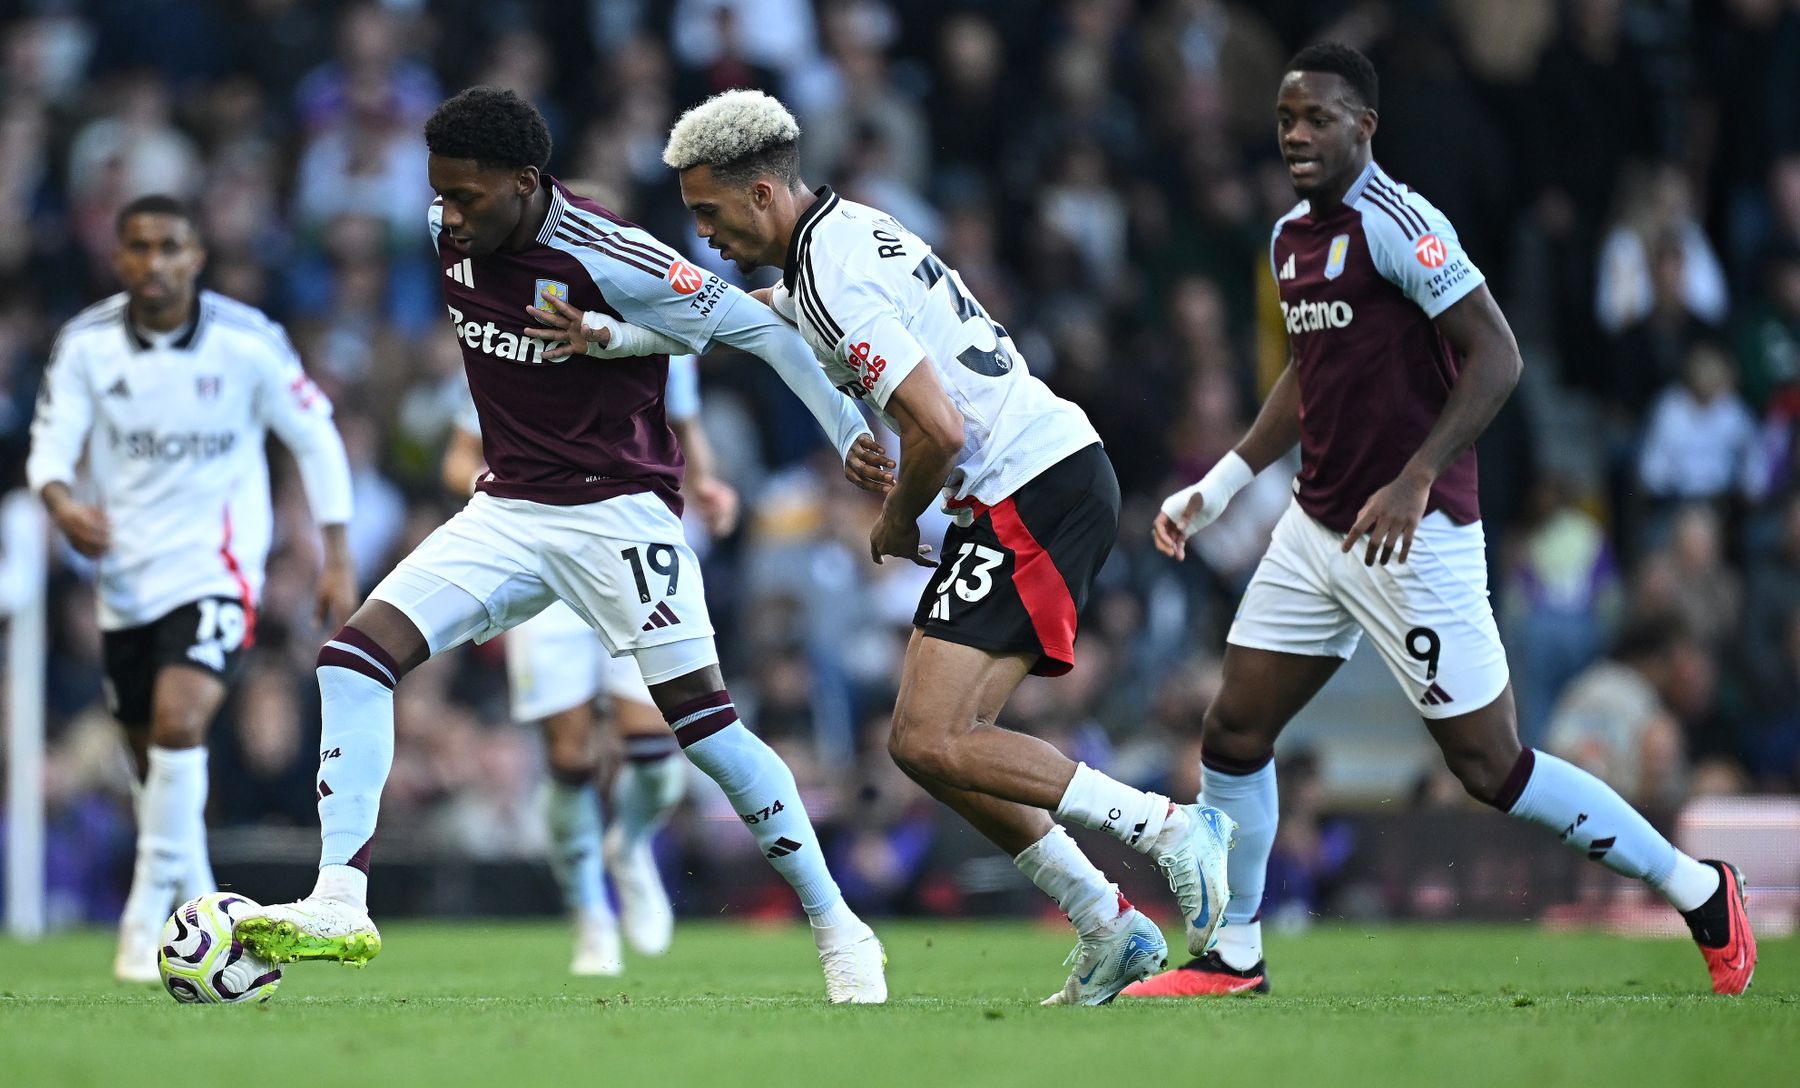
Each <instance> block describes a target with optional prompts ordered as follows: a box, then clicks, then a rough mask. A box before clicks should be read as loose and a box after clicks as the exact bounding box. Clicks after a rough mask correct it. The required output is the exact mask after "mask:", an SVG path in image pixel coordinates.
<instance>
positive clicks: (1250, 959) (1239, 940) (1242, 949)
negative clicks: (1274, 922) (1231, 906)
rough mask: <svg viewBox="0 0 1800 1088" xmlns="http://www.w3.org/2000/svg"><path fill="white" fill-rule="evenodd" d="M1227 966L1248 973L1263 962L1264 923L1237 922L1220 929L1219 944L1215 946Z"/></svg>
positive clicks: (1214, 948)
mask: <svg viewBox="0 0 1800 1088" xmlns="http://www.w3.org/2000/svg"><path fill="white" fill-rule="evenodd" d="M1213 950H1214V951H1216V952H1218V954H1219V958H1220V959H1222V960H1224V961H1225V966H1227V967H1234V968H1236V969H1237V970H1239V971H1248V970H1249V969H1250V968H1252V967H1255V966H1256V965H1257V964H1259V963H1261V962H1262V958H1263V946H1262V923H1261V922H1245V923H1244V924H1242V925H1239V924H1238V923H1236V922H1233V923H1231V924H1230V925H1228V926H1223V927H1221V928H1220V929H1219V942H1218V944H1216V945H1214V946H1213Z"/></svg>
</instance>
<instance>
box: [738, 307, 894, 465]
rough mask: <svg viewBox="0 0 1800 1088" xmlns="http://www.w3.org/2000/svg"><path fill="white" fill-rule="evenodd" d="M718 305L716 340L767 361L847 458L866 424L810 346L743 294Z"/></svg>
mask: <svg viewBox="0 0 1800 1088" xmlns="http://www.w3.org/2000/svg"><path fill="white" fill-rule="evenodd" d="M721 306H722V307H723V312H722V313H721V314H720V315H719V320H718V322H717V325H718V336H717V339H718V342H719V343H722V344H730V345H731V346H732V347H734V348H738V349H740V350H742V351H747V352H750V353H751V354H752V355H755V356H757V357H758V358H760V359H762V361H763V362H765V363H768V364H769V366H770V367H771V368H772V369H773V370H774V371H775V373H777V374H779V375H781V380H782V381H783V382H786V383H787V387H788V388H789V389H792V390H793V391H794V395H795V396H796V397H799V398H800V401H801V403H803V404H805V405H806V407H807V410H808V411H810V412H812V415H813V418H814V419H815V420H817V421H818V423H819V427H820V429H822V430H823V431H824V432H825V437H826V438H828V439H830V441H831V444H832V445H833V446H834V447H836V448H837V451H838V458H839V459H840V460H843V459H847V458H848V457H849V456H850V447H851V445H852V444H854V443H855V441H856V437H857V436H858V435H861V434H867V433H869V425H868V424H867V423H865V422H863V417H862V413H861V412H858V411H857V410H856V405H855V402H853V401H852V400H850V398H848V397H846V396H844V395H843V394H841V393H839V392H838V390H837V389H836V387H834V386H833V385H832V384H831V379H829V378H827V377H826V376H825V371H824V370H822V369H820V367H819V361H818V360H817V359H816V358H814V357H813V353H812V348H810V347H808V346H807V344H806V341H805V340H802V339H801V338H800V334H799V333H797V332H795V331H794V330H793V329H792V328H791V327H790V326H788V325H787V324H786V323H785V322H783V321H782V320H781V319H780V318H779V317H777V316H775V314H774V313H772V312H771V311H770V310H769V308H768V307H767V306H764V305H763V304H762V303H760V302H757V301H756V300H755V299H753V298H751V297H750V296H749V295H746V294H744V293H743V292H742V291H739V292H738V293H737V295H736V297H734V298H731V299H727V300H726V301H725V302H724V303H721Z"/></svg>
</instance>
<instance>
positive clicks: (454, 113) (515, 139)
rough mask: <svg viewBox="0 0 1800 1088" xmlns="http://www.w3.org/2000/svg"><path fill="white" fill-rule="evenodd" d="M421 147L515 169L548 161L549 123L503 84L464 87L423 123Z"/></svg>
mask: <svg viewBox="0 0 1800 1088" xmlns="http://www.w3.org/2000/svg"><path fill="white" fill-rule="evenodd" d="M425 146H426V147H427V148H428V149H430V151H431V153H432V154H433V155H442V156H444V157H445V158H447V159H474V160H475V161H476V162H477V163H479V164H480V165H482V166H483V167H496V166H497V167H504V168H507V169H517V168H519V167H522V166H535V167H537V168H538V169H539V170H542V169H543V168H544V167H545V166H547V165H549V163H550V126H548V125H546V124H544V115H543V114H541V113H539V112H538V111H537V107H536V106H533V105H532V104H531V103H529V102H527V101H525V99H523V98H521V97H519V95H518V93H517V92H515V91H510V90H508V89H506V88H505V87H469V88H467V89H466V90H464V91H462V92H461V93H459V94H457V95H456V96H455V97H454V98H449V99H446V100H444V101H443V102H442V103H441V104H439V106H438V108H437V109H436V110H434V111H432V114H431V118H430V120H428V121H426V122H425Z"/></svg>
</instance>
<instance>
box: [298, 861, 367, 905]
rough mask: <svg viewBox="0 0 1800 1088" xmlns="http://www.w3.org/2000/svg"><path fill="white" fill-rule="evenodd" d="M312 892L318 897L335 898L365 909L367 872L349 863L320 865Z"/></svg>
mask: <svg viewBox="0 0 1800 1088" xmlns="http://www.w3.org/2000/svg"><path fill="white" fill-rule="evenodd" d="M312 893H313V895H314V896H315V897H317V898H320V899H336V900H337V901H338V902H340V903H349V904H352V905H353V906H357V907H360V908H362V909H363V910H367V909H368V906H369V874H368V873H365V872H363V871H362V870H361V869H356V868H352V867H351V866H349V865H321V866H319V879H318V880H317V881H316V882H315V883H314V884H313V891H312Z"/></svg>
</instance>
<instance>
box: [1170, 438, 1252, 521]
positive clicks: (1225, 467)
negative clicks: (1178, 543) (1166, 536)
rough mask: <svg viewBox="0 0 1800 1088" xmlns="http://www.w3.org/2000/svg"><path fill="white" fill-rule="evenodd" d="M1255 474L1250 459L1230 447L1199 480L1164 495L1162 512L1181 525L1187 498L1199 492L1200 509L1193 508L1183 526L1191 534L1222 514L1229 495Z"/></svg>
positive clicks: (1247, 482) (1238, 489)
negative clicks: (1192, 513) (1244, 457)
mask: <svg viewBox="0 0 1800 1088" xmlns="http://www.w3.org/2000/svg"><path fill="white" fill-rule="evenodd" d="M1255 478H1256V473H1255V472H1252V471H1251V470H1250V465H1249V463H1248V462H1246V461H1245V460H1244V459H1243V458H1242V457H1239V456H1238V452H1237V451H1236V450H1232V451H1230V452H1229V453H1227V454H1226V455H1225V456H1223V457H1221V458H1219V463H1218V464H1216V465H1214V466H1213V467H1212V470H1211V471H1210V472H1208V473H1207V474H1206V475H1205V476H1203V477H1201V478H1200V482H1199V483H1197V484H1194V485H1192V486H1191V487H1184V488H1182V489H1181V490H1180V491H1177V492H1175V494H1173V495H1170V496H1169V497H1168V498H1166V499H1164V500H1163V504H1162V512H1163V514H1164V516H1166V517H1167V518H1168V519H1169V520H1170V521H1172V522H1174V523H1175V524H1176V525H1180V524H1181V517H1182V514H1183V513H1185V512H1186V511H1187V504H1188V500H1190V499H1192V498H1193V497H1194V496H1195V495H1199V496H1200V500H1201V501H1200V509H1198V510H1196V511H1194V517H1193V520H1191V521H1189V522H1188V523H1187V525H1186V526H1185V529H1186V533H1187V535H1188V536H1193V535H1194V534H1195V533H1197V532H1199V531H1200V530H1202V529H1204V528H1206V527H1207V526H1208V525H1211V524H1212V523H1213V519H1215V518H1217V517H1218V516H1219V515H1220V514H1223V513H1224V512H1225V506H1226V504H1228V503H1230V502H1231V497H1232V496H1233V495H1236V494H1237V493H1238V492H1240V491H1242V490H1243V489H1244V488H1245V486H1246V485H1248V484H1249V483H1250V481H1251V480H1254V479H1255Z"/></svg>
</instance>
